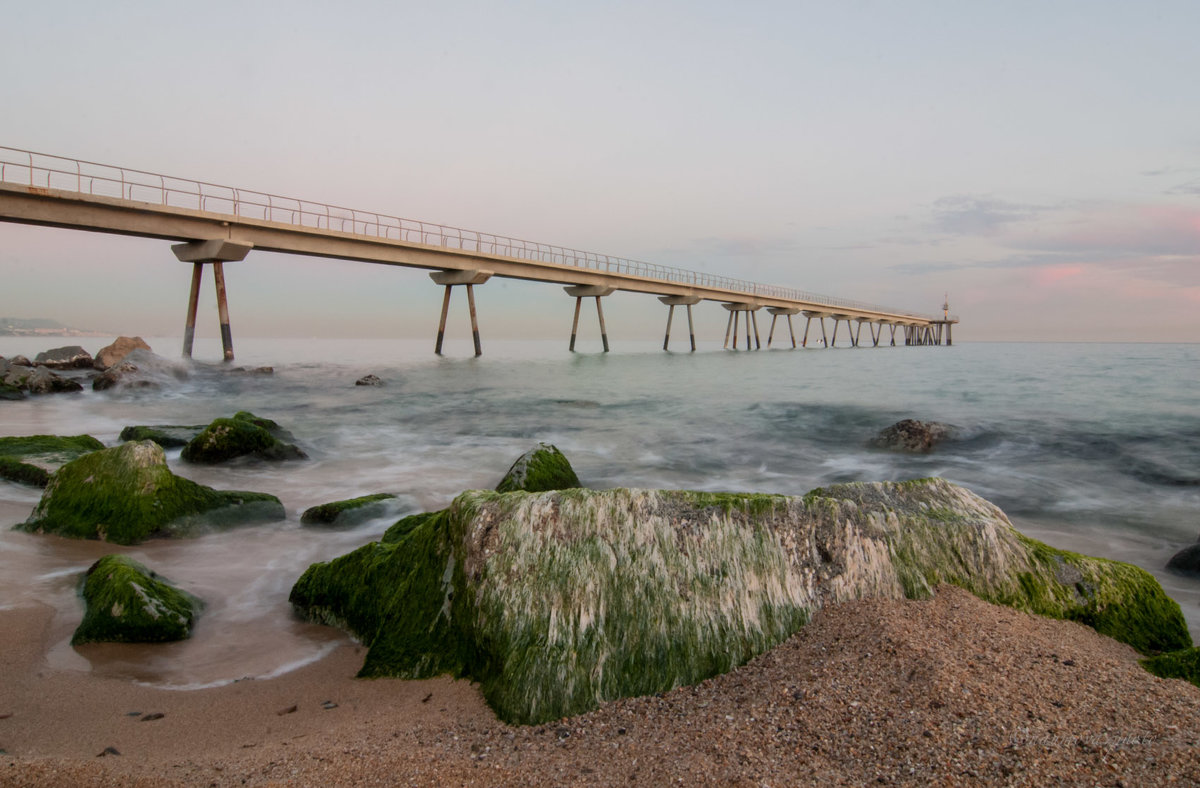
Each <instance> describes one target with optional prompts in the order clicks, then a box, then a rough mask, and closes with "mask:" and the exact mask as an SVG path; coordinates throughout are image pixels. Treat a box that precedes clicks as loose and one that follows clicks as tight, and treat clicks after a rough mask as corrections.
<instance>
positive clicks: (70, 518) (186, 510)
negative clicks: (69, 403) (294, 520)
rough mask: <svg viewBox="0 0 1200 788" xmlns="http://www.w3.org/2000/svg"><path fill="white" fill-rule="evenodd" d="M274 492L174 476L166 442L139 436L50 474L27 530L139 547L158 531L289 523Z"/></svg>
mask: <svg viewBox="0 0 1200 788" xmlns="http://www.w3.org/2000/svg"><path fill="white" fill-rule="evenodd" d="M283 517H284V511H283V505H282V504H281V503H280V502H279V499H278V498H276V497H275V496H274V495H268V494H266V493H256V492H231V491H222V490H214V489H212V488H211V487H205V486H204V485H201V484H196V483H195V482H193V481H190V480H189V479H185V478H183V477H182V476H176V475H175V474H173V473H171V470H170V469H169V468H168V467H167V459H166V456H165V455H164V454H163V450H162V447H161V446H159V445H157V444H156V443H153V442H152V441H132V442H129V443H123V444H121V445H120V446H116V447H114V448H111V449H104V450H102V451H96V452H92V453H90V454H85V455H84V456H82V457H80V458H79V459H76V460H72V461H71V462H69V463H67V464H66V465H64V466H62V467H61V468H59V469H58V471H56V472H55V473H54V475H53V476H51V477H50V483H49V484H48V485H47V486H46V491H45V492H44V493H43V494H42V499H41V501H39V502H38V505H37V507H36V508H35V509H34V510H33V514H31V515H30V517H29V519H28V520H26V521H25V522H24V523H22V524H20V525H18V526H16V527H17V528H19V529H21V530H24V531H32V532H36V533H53V534H59V535H61V536H69V537H74V538H76V539H100V540H101V541H108V542H113V543H116V544H136V543H138V542H141V541H142V540H144V539H147V538H149V537H151V536H179V535H187V534H190V533H194V532H197V531H201V530H206V529H208V528H221V527H227V526H230V525H237V524H243V523H248V522H261V521H264V520H282V519H283Z"/></svg>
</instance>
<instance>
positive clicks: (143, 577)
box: [71, 555, 203, 645]
mask: <svg viewBox="0 0 1200 788" xmlns="http://www.w3.org/2000/svg"><path fill="white" fill-rule="evenodd" d="M83 601H84V604H85V605H86V610H85V611H84V614H83V621H82V622H81V623H80V624H79V628H78V629H76V630H75V634H74V636H73V637H72V638H71V643H72V645H79V644H81V643H96V642H113V643H164V642H168V641H172V640H184V639H185V638H188V637H190V636H191V634H192V624H193V623H194V622H195V620H196V616H197V615H198V614H199V611H200V609H201V608H202V607H203V603H202V602H201V601H200V600H199V599H197V598H196V597H194V596H192V595H191V594H189V593H187V592H186V591H183V590H181V589H179V588H176V587H175V586H173V585H171V583H169V582H168V581H167V580H166V579H164V578H162V577H160V576H159V575H158V573H156V572H152V571H150V570H149V569H147V568H146V567H145V566H143V565H142V564H139V563H138V562H137V561H134V560H133V559H132V558H129V557H127V556H123V555H106V556H104V557H103V558H101V559H100V560H99V561H97V562H96V563H94V564H92V567H91V568H90V569H88V571H87V576H86V577H85V578H84V582H83Z"/></svg>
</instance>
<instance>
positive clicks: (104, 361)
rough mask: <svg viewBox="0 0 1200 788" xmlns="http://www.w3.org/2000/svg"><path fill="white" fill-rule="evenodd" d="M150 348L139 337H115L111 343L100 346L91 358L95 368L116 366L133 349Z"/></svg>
mask: <svg viewBox="0 0 1200 788" xmlns="http://www.w3.org/2000/svg"><path fill="white" fill-rule="evenodd" d="M139 349H140V350H150V346H149V345H147V344H146V341H145V340H144V339H142V338H141V337H117V338H116V339H115V340H114V341H113V343H112V344H111V345H108V346H106V347H103V348H100V351H99V352H98V353H96V358H95V359H93V363H94V364H95V367H96V369H108V368H109V367H113V366H116V365H117V364H119V363H120V362H121V360H122V359H124V358H125V357H126V356H128V355H129V354H130V353H132V352H133V351H135V350H139Z"/></svg>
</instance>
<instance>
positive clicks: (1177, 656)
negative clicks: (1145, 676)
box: [1142, 648, 1200, 687]
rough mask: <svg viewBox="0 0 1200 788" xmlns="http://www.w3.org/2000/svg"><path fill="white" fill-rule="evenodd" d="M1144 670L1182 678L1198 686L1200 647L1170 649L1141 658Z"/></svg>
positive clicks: (1199, 677)
mask: <svg viewBox="0 0 1200 788" xmlns="http://www.w3.org/2000/svg"><path fill="white" fill-rule="evenodd" d="M1142 666H1143V667H1145V668H1146V670H1148V671H1150V672H1151V673H1153V674H1154V675H1155V676H1159V677H1160V678H1164V679H1183V680H1184V681H1190V682H1191V683H1193V684H1195V685H1196V686H1197V687H1200V648H1185V649H1180V650H1179V651H1170V652H1167V653H1166V654H1159V655H1158V656H1156V657H1150V658H1149V659H1143V660H1142Z"/></svg>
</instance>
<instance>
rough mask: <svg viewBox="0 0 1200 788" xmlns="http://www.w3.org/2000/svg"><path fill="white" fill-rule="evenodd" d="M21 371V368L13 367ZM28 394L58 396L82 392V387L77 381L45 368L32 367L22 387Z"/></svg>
mask: <svg viewBox="0 0 1200 788" xmlns="http://www.w3.org/2000/svg"><path fill="white" fill-rule="evenodd" d="M13 369H14V370H15V369H22V367H14V368H13ZM18 388H24V389H25V390H26V391H28V392H29V393H30V394H60V393H63V392H72V391H83V386H82V385H81V384H80V383H79V381H77V380H72V379H71V378H66V377H63V376H62V375H56V374H54V373H53V372H51V371H50V370H49V369H47V368H46V367H34V368H33V369H32V370H31V371H30V372H29V375H28V376H27V377H26V378H25V380H24V382H23V385H21V386H18Z"/></svg>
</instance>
